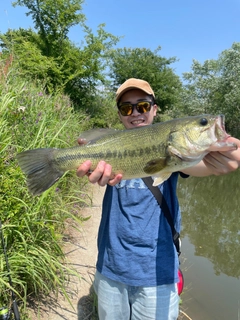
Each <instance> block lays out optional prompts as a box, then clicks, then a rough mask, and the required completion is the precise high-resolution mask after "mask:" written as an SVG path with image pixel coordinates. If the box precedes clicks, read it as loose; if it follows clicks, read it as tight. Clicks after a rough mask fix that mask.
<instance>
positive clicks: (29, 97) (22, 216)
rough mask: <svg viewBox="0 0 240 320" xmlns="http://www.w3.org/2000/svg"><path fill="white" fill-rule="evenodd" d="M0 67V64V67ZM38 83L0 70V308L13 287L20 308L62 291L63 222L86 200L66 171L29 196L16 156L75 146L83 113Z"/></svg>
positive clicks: (67, 271) (79, 183)
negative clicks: (1, 236)
mask: <svg viewBox="0 0 240 320" xmlns="http://www.w3.org/2000/svg"><path fill="white" fill-rule="evenodd" d="M0 69H1V65H0ZM43 88H44V87H43V85H39V84H37V83H32V82H26V81H24V80H22V79H21V78H20V77H16V76H14V70H9V72H8V74H3V73H1V72H0V157H1V162H0V219H1V222H2V224H3V230H2V231H3V233H4V239H5V242H6V248H7V254H8V259H9V265H10V269H11V278H12V282H13V287H12V288H10V286H9V283H8V273H7V268H6V262H5V259H4V255H3V251H2V248H1V247H0V306H2V305H7V306H10V303H11V298H10V297H11V291H10V289H13V290H14V291H15V294H16V295H17V298H18V301H19V302H21V303H20V306H21V308H22V310H24V308H25V307H26V301H27V298H28V297H30V296H35V297H36V296H38V295H41V294H45V295H46V294H48V293H50V292H51V291H55V292H57V291H58V290H59V288H61V289H62V291H63V292H64V286H65V283H66V280H67V278H68V275H69V274H70V273H71V272H73V273H74V270H71V269H69V267H68V268H67V267H66V263H65V257H64V253H63V250H62V245H61V244H62V235H63V230H64V223H65V221H66V219H67V218H68V217H71V218H73V219H77V220H78V221H81V217H79V210H80V209H81V207H82V206H83V205H85V203H86V202H87V203H89V202H90V199H89V197H88V196H87V193H86V191H85V184H86V181H84V180H82V179H78V178H77V177H76V175H75V173H72V172H69V173H67V174H66V175H65V177H64V178H63V179H61V180H60V181H59V182H58V184H56V185H55V186H53V187H52V188H50V189H49V190H47V191H46V192H44V193H43V194H42V195H41V196H39V197H33V196H31V195H30V194H29V192H28V190H27V187H26V183H25V177H24V175H23V173H22V172H21V170H20V168H19V166H18V163H17V161H16V154H17V153H18V152H21V151H23V150H26V149H32V148H39V147H68V146H73V145H74V144H75V145H76V144H77V142H76V141H77V137H78V136H79V134H80V132H81V131H82V130H81V127H82V124H83V122H84V121H85V119H86V115H85V114H83V113H82V114H81V113H80V112H78V113H75V112H74V110H73V108H72V106H71V102H70V100H69V99H68V97H66V96H64V95H62V94H61V92H56V93H55V94H54V95H47V94H45V93H44V89H43Z"/></svg>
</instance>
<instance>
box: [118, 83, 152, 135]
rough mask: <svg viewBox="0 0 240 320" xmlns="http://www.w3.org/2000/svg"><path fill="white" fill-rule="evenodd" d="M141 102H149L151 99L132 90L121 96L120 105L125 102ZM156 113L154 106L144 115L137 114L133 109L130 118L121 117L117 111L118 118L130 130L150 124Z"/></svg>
mask: <svg viewBox="0 0 240 320" xmlns="http://www.w3.org/2000/svg"><path fill="white" fill-rule="evenodd" d="M143 100H147V101H151V97H150V96H149V95H148V94H147V93H145V92H143V91H142V90H139V89H132V90H129V91H127V92H125V93H124V94H123V95H122V96H121V100H120V104H123V103H126V102H129V103H132V104H135V103H138V102H139V101H143ZM156 113H157V105H156V104H154V105H152V107H151V109H150V111H148V112H146V113H139V112H138V111H137V109H136V107H135V108H134V109H133V113H132V114H131V115H130V116H123V115H121V113H120V112H119V111H118V115H119V118H120V120H121V121H122V123H123V125H124V127H125V128H126V129H131V128H135V127H141V126H146V125H149V124H152V122H153V119H154V117H155V116H156Z"/></svg>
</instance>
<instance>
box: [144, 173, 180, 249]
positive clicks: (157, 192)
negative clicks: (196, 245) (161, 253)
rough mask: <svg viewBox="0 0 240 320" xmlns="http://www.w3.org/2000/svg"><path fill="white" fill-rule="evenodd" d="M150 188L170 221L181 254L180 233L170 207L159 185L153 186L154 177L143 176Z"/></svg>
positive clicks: (174, 239)
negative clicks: (175, 225) (175, 226)
mask: <svg viewBox="0 0 240 320" xmlns="http://www.w3.org/2000/svg"><path fill="white" fill-rule="evenodd" d="M142 180H143V181H144V183H145V184H146V186H147V187H148V189H149V190H150V191H151V192H152V194H153V195H154V197H155V198H156V200H157V203H158V204H159V206H160V208H161V209H162V212H163V214H164V216H165V218H166V219H167V222H168V223H169V225H170V227H171V230H172V236H173V243H174V245H175V247H176V249H177V252H178V255H180V253H181V251H180V234H179V233H178V232H177V231H176V229H175V228H174V223H173V218H172V215H171V213H170V210H169V207H168V205H167V202H166V200H165V198H164V196H163V194H162V192H161V191H160V189H159V188H158V187H154V186H153V179H152V177H147V178H142Z"/></svg>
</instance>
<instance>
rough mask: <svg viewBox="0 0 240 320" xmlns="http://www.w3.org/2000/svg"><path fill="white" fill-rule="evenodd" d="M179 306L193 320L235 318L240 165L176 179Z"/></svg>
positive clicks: (239, 311) (239, 280)
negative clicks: (224, 171)
mask: <svg viewBox="0 0 240 320" xmlns="http://www.w3.org/2000/svg"><path fill="white" fill-rule="evenodd" d="M178 195H179V201H180V205H181V208H182V226H183V228H182V232H181V236H182V255H181V262H182V269H183V272H184V276H185V290H184V294H183V295H182V300H183V305H182V308H183V310H185V311H186V313H187V314H188V315H189V316H190V317H191V318H192V319H193V320H215V319H216V320H240V170H238V171H237V172H235V173H231V174H228V175H226V176H221V177H206V178H188V179H180V182H179V188H178Z"/></svg>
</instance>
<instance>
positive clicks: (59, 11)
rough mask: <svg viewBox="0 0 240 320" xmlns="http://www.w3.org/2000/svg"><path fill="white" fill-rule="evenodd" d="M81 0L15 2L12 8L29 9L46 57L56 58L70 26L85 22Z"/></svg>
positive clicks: (22, 0)
mask: <svg viewBox="0 0 240 320" xmlns="http://www.w3.org/2000/svg"><path fill="white" fill-rule="evenodd" d="M82 3H83V0H55V1H52V0H33V1H32V0H17V1H16V2H14V3H13V6H16V5H19V6H25V7H27V8H28V9H29V11H28V12H27V13H26V15H27V16H29V15H31V16H32V19H33V23H34V26H35V29H36V30H38V34H39V36H40V37H41V39H42V41H43V43H44V45H45V48H42V49H43V51H45V52H44V54H45V55H46V56H55V57H56V56H58V55H59V54H60V53H61V52H62V44H63V41H64V40H66V39H67V34H68V32H69V29H70V28H71V27H72V26H75V25H78V24H79V23H83V22H84V21H85V16H84V14H82V13H80V11H81V10H82Z"/></svg>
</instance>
